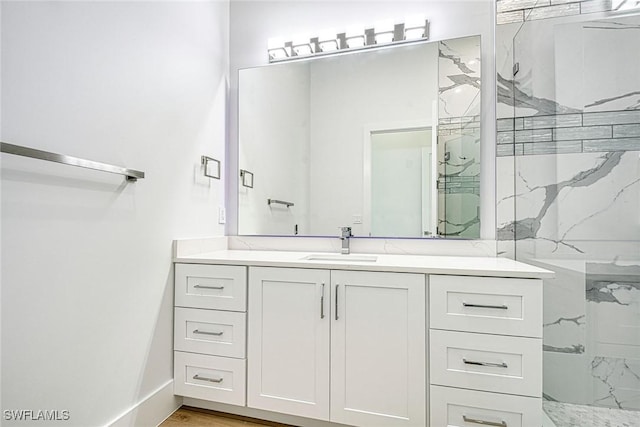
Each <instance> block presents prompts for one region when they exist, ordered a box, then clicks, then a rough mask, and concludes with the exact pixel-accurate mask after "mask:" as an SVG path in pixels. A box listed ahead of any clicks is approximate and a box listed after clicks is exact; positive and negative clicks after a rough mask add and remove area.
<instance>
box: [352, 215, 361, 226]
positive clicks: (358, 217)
mask: <svg viewBox="0 0 640 427" xmlns="http://www.w3.org/2000/svg"><path fill="white" fill-rule="evenodd" d="M353 223H354V224H362V215H360V214H353Z"/></svg>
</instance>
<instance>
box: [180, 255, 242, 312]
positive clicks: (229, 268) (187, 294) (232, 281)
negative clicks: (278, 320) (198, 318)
mask: <svg viewBox="0 0 640 427" xmlns="http://www.w3.org/2000/svg"><path fill="white" fill-rule="evenodd" d="M175 292H176V295H175V296H176V298H175V305H176V306H179V307H194V308H209V309H215V310H229V311H246V309H247V268H246V267H242V266H237V265H203V264H176V284H175Z"/></svg>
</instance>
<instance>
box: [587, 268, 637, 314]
mask: <svg viewBox="0 0 640 427" xmlns="http://www.w3.org/2000/svg"><path fill="white" fill-rule="evenodd" d="M634 292H635V293H636V294H635V295H636V298H633V296H632V295H633V293H634ZM586 296H587V301H591V302H595V303H614V304H620V305H630V304H632V303H634V302H637V301H635V299H638V300H640V298H639V297H638V296H640V265H616V264H614V263H593V262H590V263H587V265H586Z"/></svg>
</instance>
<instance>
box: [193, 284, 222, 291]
mask: <svg viewBox="0 0 640 427" xmlns="http://www.w3.org/2000/svg"><path fill="white" fill-rule="evenodd" d="M194 288H198V289H215V290H217V291H220V290H222V289H224V286H205V285H195V286H194Z"/></svg>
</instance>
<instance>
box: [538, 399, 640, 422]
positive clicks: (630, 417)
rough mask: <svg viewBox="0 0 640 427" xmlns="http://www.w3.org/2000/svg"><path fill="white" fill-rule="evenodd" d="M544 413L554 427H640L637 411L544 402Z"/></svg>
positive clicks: (639, 417)
mask: <svg viewBox="0 0 640 427" xmlns="http://www.w3.org/2000/svg"><path fill="white" fill-rule="evenodd" d="M542 406H543V408H544V412H545V413H546V414H547V415H548V416H549V418H551V420H552V421H553V422H554V423H555V425H556V427H640V416H639V414H638V412H637V411H625V410H620V409H611V408H597V407H594V406H586V405H575V404H571V403H564V402H555V401H548V400H547V401H545V402H543V404H542Z"/></svg>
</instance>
